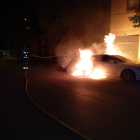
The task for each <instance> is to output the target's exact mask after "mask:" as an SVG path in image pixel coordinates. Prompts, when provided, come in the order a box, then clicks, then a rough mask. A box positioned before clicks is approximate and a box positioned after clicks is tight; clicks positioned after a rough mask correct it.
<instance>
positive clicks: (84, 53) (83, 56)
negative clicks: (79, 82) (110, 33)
mask: <svg viewBox="0 0 140 140" xmlns="http://www.w3.org/2000/svg"><path fill="white" fill-rule="evenodd" d="M79 51H80V61H79V63H78V64H76V71H74V72H73V74H72V75H88V76H89V77H90V78H93V79H99V78H105V77H106V76H105V75H104V73H103V72H102V71H101V70H95V71H94V72H92V68H93V64H92V61H91V56H92V52H91V50H79Z"/></svg>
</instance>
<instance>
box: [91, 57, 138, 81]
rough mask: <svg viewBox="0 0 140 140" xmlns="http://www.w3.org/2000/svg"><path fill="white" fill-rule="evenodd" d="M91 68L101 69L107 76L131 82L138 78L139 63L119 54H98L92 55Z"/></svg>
mask: <svg viewBox="0 0 140 140" xmlns="http://www.w3.org/2000/svg"><path fill="white" fill-rule="evenodd" d="M92 62H93V69H97V68H98V69H102V71H103V72H104V73H105V75H107V76H113V77H117V78H122V79H123V80H124V81H127V82H131V81H134V80H140V64H135V63H133V62H132V61H130V60H129V59H127V58H125V57H123V56H120V55H108V54H100V55H93V57H92Z"/></svg>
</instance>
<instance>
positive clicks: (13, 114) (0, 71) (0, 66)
mask: <svg viewBox="0 0 140 140" xmlns="http://www.w3.org/2000/svg"><path fill="white" fill-rule="evenodd" d="M24 73H25V72H24V71H22V64H20V63H9V62H8V63H5V62H4V61H1V62H0V80H1V82H0V83H1V85H0V111H1V112H0V139H1V140H32V139H33V140H46V139H48V140H58V139H62V140H66V139H68V140H72V139H75V140H77V139H81V140H82V139H83V138H82V137H80V136H79V135H77V134H75V133H74V132H72V131H70V130H69V129H67V128H66V127H64V126H62V125H61V124H60V123H58V122H56V121H55V120H53V119H52V118H51V117H49V116H48V115H46V114H45V113H44V112H42V111H41V110H40V109H38V108H37V107H36V106H35V105H34V104H33V103H32V102H31V101H30V100H29V98H28V97H27V95H26V92H25V90H24V88H25V77H24Z"/></svg>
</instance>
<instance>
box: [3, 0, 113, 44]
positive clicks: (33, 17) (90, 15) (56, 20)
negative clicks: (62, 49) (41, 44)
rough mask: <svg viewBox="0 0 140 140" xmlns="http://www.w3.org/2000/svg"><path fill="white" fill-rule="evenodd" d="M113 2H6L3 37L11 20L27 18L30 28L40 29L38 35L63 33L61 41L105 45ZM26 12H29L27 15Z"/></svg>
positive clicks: (41, 0) (102, 0)
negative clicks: (75, 40)
mask: <svg viewBox="0 0 140 140" xmlns="http://www.w3.org/2000/svg"><path fill="white" fill-rule="evenodd" d="M110 3H111V2H110V0H106V1H105V0H98V1H97V0H88V1H87V0H77V1H75V0H67V1H64V0H59V1H57V0H24V1H22V0H14V1H12V2H9V1H4V3H3V4H2V5H1V10H2V12H1V21H3V24H2V25H1V29H0V30H1V36H2V33H3V31H5V29H6V28H7V27H9V26H10V22H9V19H10V18H11V17H13V20H14V17H15V16H16V15H19V17H20V18H21V19H23V18H24V17H25V18H26V16H25V15H27V17H28V16H29V18H30V25H31V26H32V27H34V28H36V30H37V32H36V35H40V34H50V33H52V34H55V35H56V34H59V35H60V34H61V41H62V40H73V39H78V40H80V41H81V42H82V44H84V45H87V44H92V43H95V42H102V41H103V38H104V35H106V34H108V33H109V29H110V5H111V4H110ZM10 10H11V11H13V15H12V14H11V11H10ZM23 11H26V14H24V16H23ZM21 19H20V20H21ZM15 23H17V21H16V22H15ZM62 32H63V34H62ZM64 38H65V39H64ZM66 38H67V39H66ZM1 40H2V39H1ZM2 42H3V41H1V43H0V44H2Z"/></svg>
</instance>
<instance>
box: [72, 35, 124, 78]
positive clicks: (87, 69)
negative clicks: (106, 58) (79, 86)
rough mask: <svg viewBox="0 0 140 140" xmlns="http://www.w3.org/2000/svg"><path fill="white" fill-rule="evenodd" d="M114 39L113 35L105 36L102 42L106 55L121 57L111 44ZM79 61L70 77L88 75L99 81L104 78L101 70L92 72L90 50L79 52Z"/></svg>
mask: <svg viewBox="0 0 140 140" xmlns="http://www.w3.org/2000/svg"><path fill="white" fill-rule="evenodd" d="M114 39H115V35H113V34H111V33H110V34H109V35H106V36H105V38H104V40H105V43H106V46H107V54H110V55H111V54H115V55H116V54H119V55H122V54H121V53H120V52H119V53H118V52H117V50H116V49H115V48H114V45H113V42H114ZM79 51H80V61H79V63H77V64H76V66H75V67H76V68H75V69H76V70H75V71H74V72H73V74H72V75H88V76H89V77H90V78H93V79H100V78H106V76H105V74H104V72H103V71H102V70H101V69H96V70H95V71H92V69H94V68H93V62H92V60H91V56H92V52H91V50H80V49H79Z"/></svg>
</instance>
